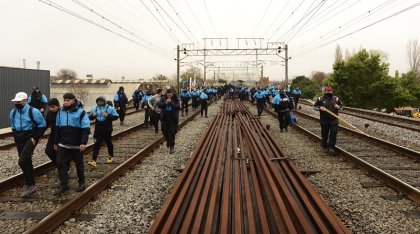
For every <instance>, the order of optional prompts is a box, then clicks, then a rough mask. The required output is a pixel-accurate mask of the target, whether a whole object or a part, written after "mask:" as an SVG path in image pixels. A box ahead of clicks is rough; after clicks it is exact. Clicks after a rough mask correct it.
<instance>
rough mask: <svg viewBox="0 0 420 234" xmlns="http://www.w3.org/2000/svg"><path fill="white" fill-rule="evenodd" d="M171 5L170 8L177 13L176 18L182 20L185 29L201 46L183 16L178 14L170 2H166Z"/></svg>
mask: <svg viewBox="0 0 420 234" xmlns="http://www.w3.org/2000/svg"><path fill="white" fill-rule="evenodd" d="M166 1H167V2H168V4H169V6H170V7H171V8H172V10H173V11H174V12H175V14H176V16H177V17H178V18H179V20H181V22H182V24H183V25H184V26H185V28H186V29H187V30H188V32H189V33H190V34H191V36H193V38H194V40H195V41H196V42H197V44H200V42H199V41H198V39H197V38H196V37H195V36H194V34H193V33H192V32H191V30H190V29H189V28H188V26H187V24H186V23H185V22H184V20H183V19H182V18H181V16H180V15H179V14H178V12H177V11H176V10H175V8H174V7H173V6H172V4H171V2H170V1H169V0H166Z"/></svg>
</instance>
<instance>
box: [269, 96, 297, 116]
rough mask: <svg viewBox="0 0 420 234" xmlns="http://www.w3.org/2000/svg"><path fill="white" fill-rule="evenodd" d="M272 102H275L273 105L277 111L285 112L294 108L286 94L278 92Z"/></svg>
mask: <svg viewBox="0 0 420 234" xmlns="http://www.w3.org/2000/svg"><path fill="white" fill-rule="evenodd" d="M271 104H273V105H272V106H273V108H274V109H275V110H276V112H285V111H288V110H290V109H293V104H292V103H291V101H290V99H289V98H288V97H287V95H285V94H280V93H279V94H277V95H276V96H275V97H274V98H273V100H272V101H271Z"/></svg>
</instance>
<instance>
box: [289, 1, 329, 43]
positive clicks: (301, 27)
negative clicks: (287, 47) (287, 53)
mask: <svg viewBox="0 0 420 234" xmlns="http://www.w3.org/2000/svg"><path fill="white" fill-rule="evenodd" d="M325 3H326V1H322V2H321V3H320V4H319V5H318V6H317V8H318V9H316V10H315V12H314V13H313V14H312V15H311V16H310V17H309V19H308V20H307V21H306V22H305V23H304V24H303V25H301V26H300V27H299V29H297V30H295V32H294V33H293V34H291V35H290V36H289V37H287V39H285V41H287V42H290V40H291V39H292V38H293V37H294V36H295V35H296V34H297V33H299V32H300V31H301V30H302V29H303V28H304V27H305V25H306V24H307V23H308V22H309V21H311V19H312V18H313V17H314V16H315V15H316V13H317V12H318V11H319V10H320V9H321V8H322V6H323V5H324V4H325Z"/></svg>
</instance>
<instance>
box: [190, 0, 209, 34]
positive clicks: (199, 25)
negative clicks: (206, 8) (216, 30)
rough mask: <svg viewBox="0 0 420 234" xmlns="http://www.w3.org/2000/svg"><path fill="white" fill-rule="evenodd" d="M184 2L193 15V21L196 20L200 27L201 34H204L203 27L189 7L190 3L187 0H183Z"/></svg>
mask: <svg viewBox="0 0 420 234" xmlns="http://www.w3.org/2000/svg"><path fill="white" fill-rule="evenodd" d="M185 3H186V4H187V7H188V9H189V10H190V12H191V14H192V15H193V16H194V19H195V22H197V24H198V26H199V27H200V29H201V31H202V32H203V34H204V35H205V34H206V31H204V29H203V27H202V26H201V24H200V21H199V20H198V18H197V16H196V15H195V13H194V11H193V10H192V9H191V7H190V4H188V2H187V0H185Z"/></svg>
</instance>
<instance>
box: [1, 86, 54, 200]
mask: <svg viewBox="0 0 420 234" xmlns="http://www.w3.org/2000/svg"><path fill="white" fill-rule="evenodd" d="M27 100H28V95H27V94H26V93H24V92H19V93H17V94H16V95H15V98H14V99H12V102H14V103H15V108H13V109H12V110H11V111H10V115H9V119H10V126H11V128H12V132H13V137H14V140H15V143H16V148H17V151H18V155H19V162H18V164H19V166H20V168H21V169H22V172H23V177H24V188H23V192H22V194H21V195H20V196H21V197H23V198H28V197H30V196H31V195H32V193H34V192H36V191H37V187H36V186H35V175H34V167H33V165H32V154H33V153H34V149H35V146H36V145H37V144H38V142H39V139H40V138H41V137H42V135H43V134H44V132H45V129H46V123H45V120H44V118H43V116H42V114H41V112H40V111H39V110H38V109H37V108H33V107H31V106H29V105H28V104H27Z"/></svg>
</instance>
